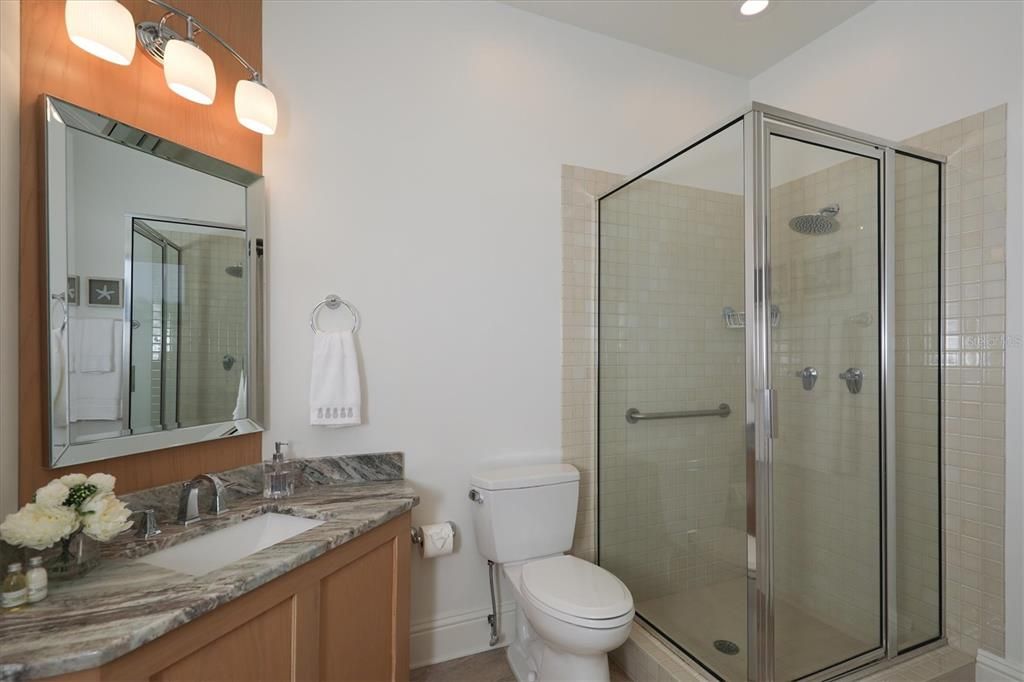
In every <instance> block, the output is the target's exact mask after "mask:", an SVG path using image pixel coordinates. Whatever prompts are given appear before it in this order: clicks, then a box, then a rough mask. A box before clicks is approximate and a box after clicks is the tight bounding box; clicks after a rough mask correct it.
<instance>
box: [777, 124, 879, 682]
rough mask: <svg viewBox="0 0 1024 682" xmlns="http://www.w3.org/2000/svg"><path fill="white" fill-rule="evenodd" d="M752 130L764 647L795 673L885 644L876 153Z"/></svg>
mask: <svg viewBox="0 0 1024 682" xmlns="http://www.w3.org/2000/svg"><path fill="white" fill-rule="evenodd" d="M765 127H766V131H767V133H768V135H767V149H766V152H767V154H768V157H769V158H768V182H767V185H766V189H767V197H766V199H767V206H766V208H767V211H768V221H767V222H768V225H767V230H768V235H767V236H768V239H767V244H768V249H767V254H766V256H765V257H766V260H767V266H768V267H767V272H768V273H769V275H768V277H767V281H766V285H767V287H766V290H767V294H768V295H767V297H766V299H767V300H766V301H765V305H768V306H770V308H769V309H770V310H771V311H772V312H771V314H770V315H769V316H768V317H769V318H770V329H768V330H765V333H766V335H767V336H766V338H767V340H768V344H767V346H766V347H767V354H768V366H767V373H768V382H769V387H770V389H771V391H772V410H771V412H772V414H773V416H772V418H771V422H772V430H771V431H772V435H771V447H770V451H771V496H770V500H769V501H768V502H767V504H768V505H770V507H769V509H770V513H771V532H770V534H771V538H770V542H771V546H772V554H771V569H772V570H771V594H772V598H771V607H770V609H771V614H772V622H773V642H774V645H773V647H772V648H771V651H770V652H768V653H769V654H770V655H772V656H773V657H774V669H775V675H774V677H775V679H776V680H795V679H800V678H802V677H807V676H809V675H814V674H816V673H818V672H820V671H823V670H825V669H828V668H832V667H834V666H837V665H839V664H841V663H843V662H849V661H852V660H853V659H861V658H862V657H866V658H871V657H880V656H881V655H882V647H883V644H884V641H883V638H884V634H883V633H884V627H883V619H884V618H885V617H886V616H885V613H884V609H883V605H884V604H885V600H884V594H883V592H884V588H885V585H884V580H883V575H884V565H883V561H884V553H883V538H884V529H883V520H882V519H883V515H882V510H883V503H884V495H883V471H884V468H883V464H884V457H883V455H884V449H883V443H882V428H881V426H882V405H883V402H882V395H883V394H882V388H883V383H882V376H883V372H882V368H883V363H882V357H883V356H882V346H881V338H882V336H881V333H880V320H881V319H882V316H881V312H882V311H881V287H880V282H881V274H882V262H883V261H882V257H881V253H882V251H881V245H882V240H881V234H882V233H881V229H880V228H881V215H882V210H881V209H882V204H881V189H880V188H881V178H882V172H883V170H882V169H883V164H882V160H883V156H882V152H881V151H880V150H877V149H876V148H874V147H871V146H868V145H863V144H857V143H852V142H848V141H845V140H841V139H839V138H833V137H830V136H825V135H819V134H817V133H813V132H809V131H806V130H796V129H791V128H788V127H787V126H784V125H779V124H772V123H769V124H766V126H765ZM766 326H769V325H766Z"/></svg>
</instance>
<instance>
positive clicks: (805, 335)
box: [597, 104, 945, 681]
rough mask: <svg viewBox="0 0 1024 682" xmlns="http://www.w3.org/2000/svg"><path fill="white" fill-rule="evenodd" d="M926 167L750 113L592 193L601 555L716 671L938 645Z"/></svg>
mask: <svg viewBox="0 0 1024 682" xmlns="http://www.w3.org/2000/svg"><path fill="white" fill-rule="evenodd" d="M944 163H945V159H944V158H943V157H939V156H936V155H934V154H930V153H927V152H922V151H919V150H913V149H908V148H906V147H905V146H902V145H899V144H896V143H892V142H888V141H885V140H880V139H877V138H874V137H872V136H869V135H863V134H860V133H857V132H854V131H849V130H845V129H842V128H839V127H836V126H832V125H829V124H826V123H823V122H820V121H814V120H812V119H809V118H806V117H803V116H799V115H795V114H792V113H789V112H784V111H780V110H777V109H774V108H771V107H767V106H764V105H760V104H754V105H752V107H751V108H750V110H748V111H747V112H746V113H745V114H743V115H742V116H737V117H735V118H734V119H732V120H730V121H729V122H727V123H726V124H724V125H722V126H720V127H718V128H716V129H715V130H713V131H712V132H710V133H709V134H707V135H704V136H702V137H701V138H700V139H698V140H697V141H696V142H695V143H693V144H691V145H688V146H686V147H685V148H684V149H682V150H681V151H679V152H677V153H675V154H673V155H672V156H670V157H669V158H668V159H666V160H664V161H662V162H661V163H659V164H657V165H655V166H654V167H653V168H651V169H649V170H647V171H645V172H643V173H641V174H639V175H637V176H636V177H633V178H631V179H628V180H627V181H625V182H623V183H622V184H620V185H619V186H618V187H616V188H614V189H613V190H611V191H610V192H608V193H607V194H605V195H604V196H602V197H601V198H600V199H599V201H598V215H599V230H598V241H599V248H598V251H599V256H598V261H599V263H598V268H599V274H598V320H599V321H598V435H597V443H598V445H597V449H598V560H599V562H600V564H601V565H603V566H605V567H606V568H608V569H609V570H611V571H612V572H613V573H615V574H616V575H617V576H619V578H621V579H622V580H623V581H624V582H625V583H626V584H627V585H628V586H629V588H630V590H631V591H632V593H633V596H634V600H635V602H636V609H637V614H638V615H639V617H640V618H641V619H642V621H643V622H644V623H645V624H646V625H647V626H648V627H649V628H650V629H651V630H653V631H654V632H655V633H656V634H657V635H659V636H660V637H661V638H662V639H663V640H664V641H666V642H667V643H668V644H670V645H671V646H674V647H676V648H677V649H679V650H681V651H682V652H683V653H684V654H686V655H688V656H689V657H690V658H691V659H692V660H693V661H695V662H696V663H698V664H699V665H701V666H703V667H704V668H705V669H706V670H707V671H708V672H710V673H712V674H713V675H715V676H717V677H719V678H721V679H725V680H759V681H771V680H796V679H829V678H832V677H837V676H840V675H843V674H846V673H849V672H851V671H853V670H856V669H860V668H863V667H865V666H872V665H878V664H884V662H891V661H892V660H893V659H895V658H897V657H899V656H903V655H906V654H908V653H910V652H911V651H922V650H926V649H927V648H928V647H929V646H932V645H937V644H939V643H941V642H942V638H943V629H942V622H943V614H942V571H943V566H942V536H941V518H942V510H941V493H942V489H941V484H942V479H941V468H940V467H941V462H940V449H941V448H940V442H939V439H940V432H941V429H940V426H941V422H940V399H941V396H940V365H941V359H942V347H941V332H942V330H941V309H940V292H941V281H940V273H941V244H942V213H941V207H942V178H943V170H944V168H943V165H944Z"/></svg>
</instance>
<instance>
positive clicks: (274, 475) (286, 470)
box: [263, 441, 295, 500]
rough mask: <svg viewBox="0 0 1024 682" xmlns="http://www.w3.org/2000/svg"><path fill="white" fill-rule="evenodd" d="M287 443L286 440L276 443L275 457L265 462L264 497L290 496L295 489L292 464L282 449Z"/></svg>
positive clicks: (278, 497)
mask: <svg viewBox="0 0 1024 682" xmlns="http://www.w3.org/2000/svg"><path fill="white" fill-rule="evenodd" d="M285 445H288V443H287V442H286V441H278V442H276V443H274V457H273V459H272V460H271V461H269V462H264V463H263V497H269V498H272V499H275V500H276V499H280V498H282V497H288V496H290V495H291V494H292V492H294V490H295V482H294V479H293V476H292V464H291V462H289V461H288V460H286V459H285V458H284V453H283V452H282V451H281V448H283V447H284V446H285Z"/></svg>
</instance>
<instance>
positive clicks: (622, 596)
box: [521, 555, 633, 629]
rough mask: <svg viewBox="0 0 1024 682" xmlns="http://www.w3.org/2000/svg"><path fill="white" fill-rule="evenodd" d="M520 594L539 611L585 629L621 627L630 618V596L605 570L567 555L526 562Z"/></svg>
mask: <svg viewBox="0 0 1024 682" xmlns="http://www.w3.org/2000/svg"><path fill="white" fill-rule="evenodd" d="M521 587H522V593H523V595H524V596H525V597H526V598H527V599H528V600H529V601H530V603H531V604H532V605H533V606H535V607H536V608H537V609H538V610H539V611H542V612H544V613H546V614H547V615H549V616H551V617H553V618H556V619H558V620H560V621H563V622H566V623H571V624H573V625H579V626H581V627H585V628H592V629H606V628H616V627H620V626H622V625H623V624H625V623H629V622H630V621H631V620H632V619H633V596H632V595H631V594H630V592H629V589H628V588H627V587H626V586H625V585H624V584H623V583H622V581H621V580H619V579H618V578H616V577H615V576H614V575H612V574H611V573H609V572H608V571H606V570H605V569H603V568H601V567H600V566H597V565H595V564H592V563H590V562H589V561H583V560H582V559H578V558H576V557H574V556H570V555H559V556H553V557H549V558H547V559H540V560H538V561H530V562H527V563H526V564H525V565H524V566H523V567H522V577H521Z"/></svg>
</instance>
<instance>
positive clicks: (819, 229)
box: [789, 204, 839, 235]
mask: <svg viewBox="0 0 1024 682" xmlns="http://www.w3.org/2000/svg"><path fill="white" fill-rule="evenodd" d="M838 213H839V204H829V205H828V206H826V207H825V208H823V209H821V210H820V211H818V212H817V213H808V214H806V215H798V216H796V217H795V218H791V219H790V221H789V227H790V229H792V230H793V231H794V232H799V233H800V234H810V235H819V234H832V233H833V232H835V231H836V230H838V229H839V221H838V220H836V215H838Z"/></svg>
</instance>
